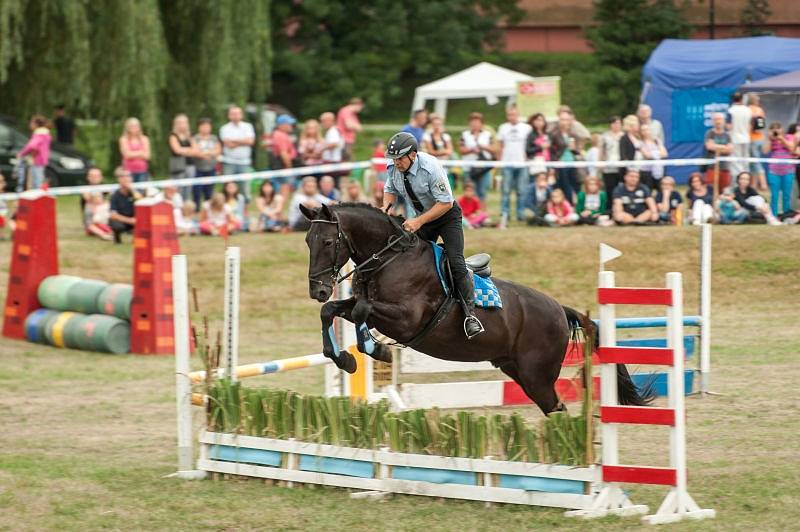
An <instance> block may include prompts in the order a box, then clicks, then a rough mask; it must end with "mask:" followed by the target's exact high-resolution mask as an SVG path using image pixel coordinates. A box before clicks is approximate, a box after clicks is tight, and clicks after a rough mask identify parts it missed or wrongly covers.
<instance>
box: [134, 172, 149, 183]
mask: <svg viewBox="0 0 800 532" xmlns="http://www.w3.org/2000/svg"><path fill="white" fill-rule="evenodd" d="M131 177H132V178H133V182H134V183H143V182H145V181H150V174H149V173H147V172H131Z"/></svg>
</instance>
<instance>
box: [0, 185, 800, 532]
mask: <svg viewBox="0 0 800 532" xmlns="http://www.w3.org/2000/svg"><path fill="white" fill-rule="evenodd" d="M77 214H78V208H77V205H76V204H75V202H74V200H73V199H62V200H60V203H59V227H60V229H59V240H60V244H61V250H60V254H61V256H60V259H61V269H62V272H63V273H71V274H78V275H83V276H87V277H96V278H102V279H105V280H109V281H117V282H130V279H131V263H132V252H131V247H130V245H123V246H116V247H115V246H112V245H109V244H107V243H103V242H100V241H98V240H91V239H88V238H86V237H84V236H83V235H82V232H81V230H80V227H79V218H78V216H77ZM601 240H602V241H604V242H607V243H608V244H611V245H613V246H615V247H617V248H618V249H620V250H622V251H623V252H624V253H625V255H624V256H623V257H622V258H620V259H618V260H617V261H615V262H614V263H612V264H613V269H615V270H616V271H617V272H618V274H617V280H618V283H619V284H621V285H628V286H636V285H651V286H658V285H662V283H663V278H664V273H665V272H666V271H671V270H677V271H682V272H684V275H685V294H686V310H687V313H691V312H693V309H695V308H696V306H697V293H698V280H697V276H696V272H697V268H698V265H697V261H698V253H697V240H698V234H697V228H694V227H652V228H650V227H647V228H611V229H598V228H593V227H587V228H574V229H564V230H552V229H538V228H537V229H530V228H526V227H514V228H511V229H509V230H508V231H504V232H500V231H496V230H484V231H474V232H470V233H468V234H467V251H468V252H477V251H488V252H490V253H492V255H493V256H494V271H495V272H496V275H497V276H499V277H505V278H511V279H514V280H516V281H518V282H520V283H523V284H526V285H530V286H535V287H538V288H540V289H542V290H544V291H545V292H547V293H549V294H551V295H553V296H555V297H556V298H558V299H559V300H560V301H561V302H562V303H564V304H567V305H570V306H574V307H576V308H579V309H584V308H585V309H589V310H591V311H592V312H593V313H594V314H596V305H595V303H594V298H593V291H594V288H595V283H596V270H597V264H596V262H597V253H596V249H597V244H598V242H600V241H601ZM180 244H181V249H182V251H183V252H185V253H187V254H188V256H189V264H190V275H191V282H192V284H193V286H195V287H196V288H197V289H198V292H199V295H200V300H201V306H202V311H204V312H205V313H206V314H208V315H209V317H210V318H211V320H212V322H214V323H216V324H217V325H219V322H220V321H221V307H222V285H223V283H222V266H223V265H222V256H223V241H222V240H220V239H211V238H200V237H195V238H185V239H183V240H181V243H180ZM231 244H232V245H238V246H241V247H242V253H243V272H242V283H243V292H242V306H243V312H242V318H243V319H242V338H241V342H240V345H241V360H242V362H243V363H245V362H255V361H259V360H266V359H272V358H279V357H285V356H291V355H299V354H307V353H312V352H318V351H319V349H320V345H321V341H320V338H319V332H318V323H319V322H318V310H319V304H318V303H316V302H314V301H311V300H310V299H308V296H307V282H306V275H307V249H306V246H305V243H304V242H303V237H302V235H299V234H291V235H264V234H252V235H239V236H234V237H233V238H232V239H231ZM798 249H800V231H799V230H797V229H796V228H794V227H767V226H748V227H716V228H715V230H714V259H713V260H714V265H713V329H712V358H713V362H712V366H713V373H712V389H713V390H714V391H716V392H720V393H721V394H723V395H721V396H714V397H706V398H698V397H692V398H689V399H688V401H687V411H688V413H687V416H688V425H689V440H688V454H689V457H688V458H689V479H690V481H689V482H690V484H689V488H690V492H691V493H692V494H693V495H694V497H695V499H696V500H697V501H698V503H699V504H700V505H701V506H702V507H709V508H715V509H716V510H717V512H718V518H717V519H716V520H713V521H705V522H699V523H685V524H680V525H677V526H675V527H674V528H675V529H677V530H747V529H758V530H796V529H797V526H798V525H797V521H798V517H800V510H798V508H800V495H799V494H798V489H797V488H798V486H800V460H798V458H799V457H800V453H798V451H797V443H796V441H795V440H796V437H797V434H799V433H800V393H798V391H797V390H798V384H797V383H798V378H799V377H800V369H799V368H800V366H798V358H797V354H798V352H800V340H799V339H798V332H800V327H798V326H797V325H796V319H795V318H794V315H795V314H796V307H797V297H798V288H800V277H799V276H800V253H798ZM10 251H11V245H10V243H9V242H8V241H0V297H2V299H3V301H4V300H5V286H6V281H7V273H8V272H7V268H8V256H9V254H10ZM195 364H196V365H199V363H198V362H197V361H195ZM259 382H261V383H265V382H269V383H270V384H272V383H274V384H275V385H279V386H285V387H290V388H293V389H296V390H298V391H301V392H314V393H320V392H321V391H322V370H321V368H315V369H313V370H307V371H298V372H294V373H286V374H280V375H276V376H274V378H269V379H262V380H261V381H259ZM253 384H255V383H253ZM793 390H794V391H793ZM525 414H526V415H527V416H529V417H531V418H536V417H538V416H539V415H540V414H539V413H538V412H536V411H534V410H533V409H532V408H526V409H525ZM666 442H667V433H666V430H665V429H653V430H647V429H645V430H642V429H641V428H636V429H635V431H633V430H623V431H622V432H621V446H622V450H623V460H629V463H630V462H632V463H641V464H650V465H661V464H665V463H666V461H667V458H666V456H667V455H666V449H667V445H666ZM175 463H176V456H175V406H174V365H173V360H172V358H171V357H139V356H111V355H103V354H96V353H84V352H79V351H70V350H60V349H56V348H50V347H44V346H39V345H34V344H29V343H26V342H19V341H12V340H8V339H5V338H0V530H47V529H64V530H95V529H117V530H161V529H174V530H239V529H264V530H333V529H339V530H420V529H426V530H460V531H467V530H469V531H471V530H527V529H534V528H536V529H542V528H558V529H562V530H586V529H589V528H591V529H597V530H618V529H623V528H635V527H639V526H640V525H639V522H638V521H637V520H636V519H634V518H629V519H606V520H601V521H596V522H591V523H586V522H576V521H571V520H566V519H564V518H562V517H561V512H560V511H559V510H555V509H546V508H532V507H515V506H495V507H492V508H485V507H484V505H483V504H480V503H471V502H460V501H440V500H432V499H425V498H415V497H410V496H395V497H393V498H391V499H390V500H388V501H386V502H383V503H371V502H362V501H352V500H350V499H349V498H348V494H347V492H346V491H345V490H337V489H321V488H317V489H310V488H301V489H288V488H280V487H272V486H267V485H265V484H263V483H260V482H257V481H218V482H214V481H204V482H181V481H177V480H173V479H165V478H163V477H164V475H167V474H169V473H171V472H172V471H174V469H175ZM630 491H631V493H632V496H633V497H634V500H635V501H636V502H641V503H646V504H650V505H651V508H652V507H655V506H657V505H658V503H659V502H660V501H661V498H662V497H663V495H664V490H663V489H660V488H648V487H640V486H631V489H630Z"/></svg>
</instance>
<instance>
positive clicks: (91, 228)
mask: <svg viewBox="0 0 800 532" xmlns="http://www.w3.org/2000/svg"><path fill="white" fill-rule="evenodd" d="M85 200H86V204H85V205H86V206H85V207H84V212H83V225H84V227H85V228H86V233H87V234H88V235H92V236H96V237H98V238H101V239H103V240H113V238H114V237H113V231H111V225H110V224H109V217H110V215H111V205H110V204H109V202H108V200H106V198H105V197H104V196H103V194H101V193H100V192H91V193H88V196H87V197H85Z"/></svg>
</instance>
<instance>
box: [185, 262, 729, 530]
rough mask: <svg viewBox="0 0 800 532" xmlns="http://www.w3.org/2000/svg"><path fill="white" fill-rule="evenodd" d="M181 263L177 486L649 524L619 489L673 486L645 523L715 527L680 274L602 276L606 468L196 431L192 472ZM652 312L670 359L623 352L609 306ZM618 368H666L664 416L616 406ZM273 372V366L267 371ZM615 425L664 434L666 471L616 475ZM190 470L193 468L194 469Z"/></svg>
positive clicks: (256, 368)
mask: <svg viewBox="0 0 800 532" xmlns="http://www.w3.org/2000/svg"><path fill="white" fill-rule="evenodd" d="M186 270H187V268H186V257H185V256H183V255H178V256H175V257H173V294H174V301H175V313H174V320H175V321H174V329H175V331H176V345H175V355H176V356H175V367H176V374H175V375H176V390H177V393H176V405H177V411H178V471H177V472H176V473H175V474H174V475H173V476H176V477H178V478H183V479H201V478H205V477H206V476H207V474H208V473H224V474H232V475H240V476H248V477H253V478H264V479H273V480H279V481H285V482H287V485H288V486H292V485H293V483H294V482H301V483H308V484H320V485H326V486H335V487H344V488H353V489H360V490H366V491H365V492H363V493H357V494H353V495H352V496H353V497H358V498H375V497H379V496H381V495H385V494H388V493H401V494H411V495H422V496H432V497H443V498H452V499H463V500H474V501H485V502H502V503H511V504H525V505H536V506H549V507H556V508H565V509H569V510H571V511H568V512H566V514H565V515H568V516H579V517H584V518H590V517H600V516H604V515H609V514H616V515H636V514H646V513H647V512H648V511H649V509H648V507H647V506H643V505H634V504H633V503H632V502H631V501H630V499H629V498H628V495H627V494H626V493H625V492H623V491H622V489H621V488H620V486H619V484H620V483H635V484H659V485H669V486H671V490H670V493H669V494H668V495H667V497H666V498H665V500H664V502H663V503H662V505H661V507H660V508H659V510H658V511H657V512H656V514H654V515H651V516H647V517H645V518H644V520H645V522H647V523H652V524H655V523H662V522H672V521H677V520H680V519H682V518H684V517H689V518H694V519H700V518H707V517H713V516H714V511H713V510H701V509H700V508H699V507H698V506H697V505H696V504H695V503H694V501H693V500H692V499H691V497H690V496H689V494H688V491H687V487H686V478H687V477H686V443H685V412H684V410H685V405H684V389H683V386H684V379H683V361H684V353H683V349H684V346H683V323H684V320H683V316H682V309H683V307H682V297H683V294H682V282H681V275H680V274H679V273H670V274H668V275H667V288H665V289H664V288H653V289H639V288H637V289H630V288H614V281H613V273H611V272H603V273H602V274H601V278H600V281H601V282H600V288H599V289H598V299H599V302H600V303H601V309H600V335H601V336H600V346H601V347H600V349H599V350H598V358H599V362H600V363H601V374H600V379H601V381H602V382H603V383H604V384H603V385H602V386H601V393H602V397H601V409H600V416H601V422H602V429H601V432H602V443H603V450H602V465H601V466H595V465H591V466H589V467H572V466H563V465H558V464H540V463H527V462H511V461H501V460H492V459H491V458H490V457H487V458H485V459H472V458H456V457H441V456H430V455H421V454H413V453H399V452H392V451H390V450H389V449H386V448H382V449H378V450H374V449H360V448H353V447H345V446H340V445H327V444H318V443H309V442H299V441H295V440H293V439H288V440H284V439H277V438H263V437H253V436H242V435H238V434H226V433H215V432H210V431H207V430H202V431H201V432H200V434H199V438H198V442H199V444H200V455H199V458H198V459H197V461H196V462H195V461H194V449H193V444H194V442H193V438H194V434H193V430H192V412H191V408H192V399H193V394H192V383H193V382H201V381H202V380H203V379H204V378H205V373H204V372H190V368H189V354H190V345H189V337H188V334H187V332H188V330H189V312H188V288H187V275H186ZM621 303H625V304H659V305H663V306H666V307H667V317H666V325H667V347H640V346H635V347H632V346H622V347H620V346H618V344H617V343H616V323H615V315H614V305H615V304H621ZM616 363H626V364H658V365H668V366H670V372H669V374H668V401H669V407H668V408H654V407H626V406H619V405H618V400H617V388H616V367H615V364H616ZM267 364H268V363H267ZM267 364H253V365H249V366H240V367H239V368H238V369H235V368H234V369H233V371H230V370H229V369H228V368H221V369H220V370H217V375H218V376H224V375H226V374H228V373H230V374H233V373H236V374H238V376H239V378H244V377H249V376H255V375H257V374H259V375H260V374H267V373H275V372H279V371H288V370H290V369H295V368H298V367H309V366H311V365H328V366H329V365H330V361H328V360H327V359H325V357H321V356H320V355H319V354H317V355H309V356H307V357H296V358H294V359H289V360H286V361H278V362H277V363H273V365H272V366H268V365H267ZM620 423H631V424H650V425H666V426H670V427H671V434H670V467H669V468H663V467H661V468H659V467H656V468H652V467H641V466H630V465H620V464H619V461H618V453H619V450H618V448H619V445H618V438H617V431H616V425H617V424H620ZM195 467H196V468H195Z"/></svg>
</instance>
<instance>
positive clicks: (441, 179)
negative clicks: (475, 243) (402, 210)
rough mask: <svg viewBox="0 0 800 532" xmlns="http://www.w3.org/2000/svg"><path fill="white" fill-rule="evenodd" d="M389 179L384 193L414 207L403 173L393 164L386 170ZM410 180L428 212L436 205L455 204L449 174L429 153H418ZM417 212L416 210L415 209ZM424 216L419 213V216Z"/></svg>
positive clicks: (409, 175)
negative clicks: (400, 197)
mask: <svg viewBox="0 0 800 532" xmlns="http://www.w3.org/2000/svg"><path fill="white" fill-rule="evenodd" d="M386 173H387V174H388V175H389V177H388V178H387V179H386V185H385V186H384V191H385V192H388V193H389V194H394V195H395V196H403V198H405V200H406V202H407V204H408V205H410V206H411V207H412V208H413V207H414V206H413V204H412V203H411V198H409V197H408V194H406V186H405V183H404V182H403V172H401V171H400V170H398V169H397V168H395V166H394V164H393V163H392V162H390V163H389V165H388V167H387V168H386ZM408 180H409V182H411V188H413V189H414V194H416V195H417V198H419V201H420V203H422V206H423V207H424V208H425V211H424V212H428V211H429V210H430V209H431V207H433V206H434V205H435V204H436V203H453V201H454V200H453V192H452V191H451V190H450V182H449V181H448V180H447V172H445V170H444V167H443V166H442V165H441V163H439V160H438V159H436V157H434V156H432V155H428V154H427V153H417V158H416V159H415V160H414V163H413V164H412V165H411V168H409V169H408ZM414 210H415V211H416V208H415V209H414ZM420 214H422V213H421V212H418V213H417V215H420Z"/></svg>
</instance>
